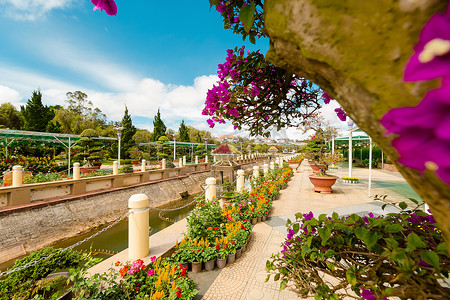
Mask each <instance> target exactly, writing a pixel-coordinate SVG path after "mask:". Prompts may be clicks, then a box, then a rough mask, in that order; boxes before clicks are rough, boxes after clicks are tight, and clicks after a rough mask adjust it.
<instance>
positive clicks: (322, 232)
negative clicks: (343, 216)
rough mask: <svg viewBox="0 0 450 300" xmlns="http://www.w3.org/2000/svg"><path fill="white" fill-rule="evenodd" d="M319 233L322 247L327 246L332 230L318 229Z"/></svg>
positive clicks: (326, 228)
mask: <svg viewBox="0 0 450 300" xmlns="http://www.w3.org/2000/svg"><path fill="white" fill-rule="evenodd" d="M317 231H318V232H319V236H320V237H321V238H322V246H325V245H326V243H327V241H328V239H329V238H330V236H331V230H330V228H328V227H323V228H319V229H317Z"/></svg>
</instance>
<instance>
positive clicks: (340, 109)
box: [334, 107, 347, 122]
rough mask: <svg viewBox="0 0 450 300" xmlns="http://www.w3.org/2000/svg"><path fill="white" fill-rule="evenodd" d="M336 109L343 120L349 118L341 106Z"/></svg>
mask: <svg viewBox="0 0 450 300" xmlns="http://www.w3.org/2000/svg"><path fill="white" fill-rule="evenodd" d="M334 111H335V112H336V115H337V116H338V118H339V119H340V120H341V121H342V122H344V121H345V120H347V114H346V113H345V111H344V110H343V109H342V108H340V107H339V108H336V109H335V110H334Z"/></svg>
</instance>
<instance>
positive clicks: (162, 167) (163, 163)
mask: <svg viewBox="0 0 450 300" xmlns="http://www.w3.org/2000/svg"><path fill="white" fill-rule="evenodd" d="M165 168H166V159H165V158H163V159H162V160H161V169H163V170H164V169H165Z"/></svg>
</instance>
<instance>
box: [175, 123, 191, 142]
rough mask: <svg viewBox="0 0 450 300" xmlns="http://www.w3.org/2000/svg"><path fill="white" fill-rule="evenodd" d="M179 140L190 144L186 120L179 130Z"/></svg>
mask: <svg viewBox="0 0 450 300" xmlns="http://www.w3.org/2000/svg"><path fill="white" fill-rule="evenodd" d="M178 139H179V141H180V142H190V141H191V140H190V139H189V128H187V126H186V125H185V124H184V120H181V124H180V128H179V129H178Z"/></svg>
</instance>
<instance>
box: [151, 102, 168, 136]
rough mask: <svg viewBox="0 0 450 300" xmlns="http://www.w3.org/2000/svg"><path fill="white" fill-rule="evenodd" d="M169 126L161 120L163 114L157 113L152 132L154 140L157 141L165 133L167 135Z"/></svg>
mask: <svg viewBox="0 0 450 300" xmlns="http://www.w3.org/2000/svg"><path fill="white" fill-rule="evenodd" d="M166 130H167V127H166V125H164V122H163V121H162V120H161V114H160V112H159V108H158V112H157V113H156V116H155V118H154V119H153V134H152V140H153V141H157V140H158V139H159V138H160V137H162V136H163V135H164V136H165V135H166Z"/></svg>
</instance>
